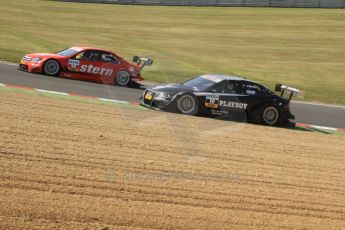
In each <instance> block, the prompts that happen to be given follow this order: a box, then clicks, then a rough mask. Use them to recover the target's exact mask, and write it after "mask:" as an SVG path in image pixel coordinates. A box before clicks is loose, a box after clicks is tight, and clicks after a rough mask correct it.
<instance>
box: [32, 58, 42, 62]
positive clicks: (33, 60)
mask: <svg viewBox="0 0 345 230" xmlns="http://www.w3.org/2000/svg"><path fill="white" fill-rule="evenodd" d="M41 61H42V58H33V59H32V60H31V62H33V63H40V62H41Z"/></svg>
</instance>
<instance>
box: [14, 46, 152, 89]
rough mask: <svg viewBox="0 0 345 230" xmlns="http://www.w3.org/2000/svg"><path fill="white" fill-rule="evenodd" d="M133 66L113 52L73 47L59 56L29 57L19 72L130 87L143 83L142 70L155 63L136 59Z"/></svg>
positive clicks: (146, 59)
mask: <svg viewBox="0 0 345 230" xmlns="http://www.w3.org/2000/svg"><path fill="white" fill-rule="evenodd" d="M133 62H134V63H135V64H131V63H129V62H127V61H126V60H124V59H123V58H121V57H120V56H118V55H117V54H115V53H114V52H111V51H106V50H102V49H97V48H90V47H71V48H68V49H65V50H62V51H60V52H57V53H34V54H27V55H25V56H24V57H23V58H22V59H21V61H20V64H19V69H20V70H24V71H28V72H32V73H43V74H46V75H49V76H59V77H63V78H70V79H77V80H84V81H92V82H97V83H103V84H115V85H119V86H127V85H129V84H130V83H131V81H141V80H143V78H142V77H141V75H140V72H141V70H142V69H143V68H144V67H145V66H150V65H152V63H153V60H152V59H149V58H143V57H138V56H134V57H133Z"/></svg>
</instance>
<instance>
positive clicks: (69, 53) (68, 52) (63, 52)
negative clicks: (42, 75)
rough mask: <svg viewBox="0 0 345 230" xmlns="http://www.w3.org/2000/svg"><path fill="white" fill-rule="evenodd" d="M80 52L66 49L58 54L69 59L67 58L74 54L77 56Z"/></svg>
mask: <svg viewBox="0 0 345 230" xmlns="http://www.w3.org/2000/svg"><path fill="white" fill-rule="evenodd" d="M78 52H79V51H78V50H75V49H71V48H69V49H65V50H62V51H59V52H57V53H56V54H57V55H61V56H64V57H67V56H71V55H73V54H76V53H78Z"/></svg>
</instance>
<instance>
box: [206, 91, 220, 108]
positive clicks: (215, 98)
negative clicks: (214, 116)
mask: <svg viewBox="0 0 345 230" xmlns="http://www.w3.org/2000/svg"><path fill="white" fill-rule="evenodd" d="M205 107H206V108H209V109H218V107H219V95H218V94H206V99H205Z"/></svg>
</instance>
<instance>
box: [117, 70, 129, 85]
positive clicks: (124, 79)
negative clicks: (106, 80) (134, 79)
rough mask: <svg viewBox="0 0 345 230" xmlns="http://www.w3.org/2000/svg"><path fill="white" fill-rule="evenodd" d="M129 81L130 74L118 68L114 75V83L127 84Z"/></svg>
mask: <svg viewBox="0 0 345 230" xmlns="http://www.w3.org/2000/svg"><path fill="white" fill-rule="evenodd" d="M130 81H131V75H130V73H129V72H128V71H125V70H120V71H119V72H117V74H116V77H115V84H116V85H119V86H127V85H128V84H129V83H130Z"/></svg>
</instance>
